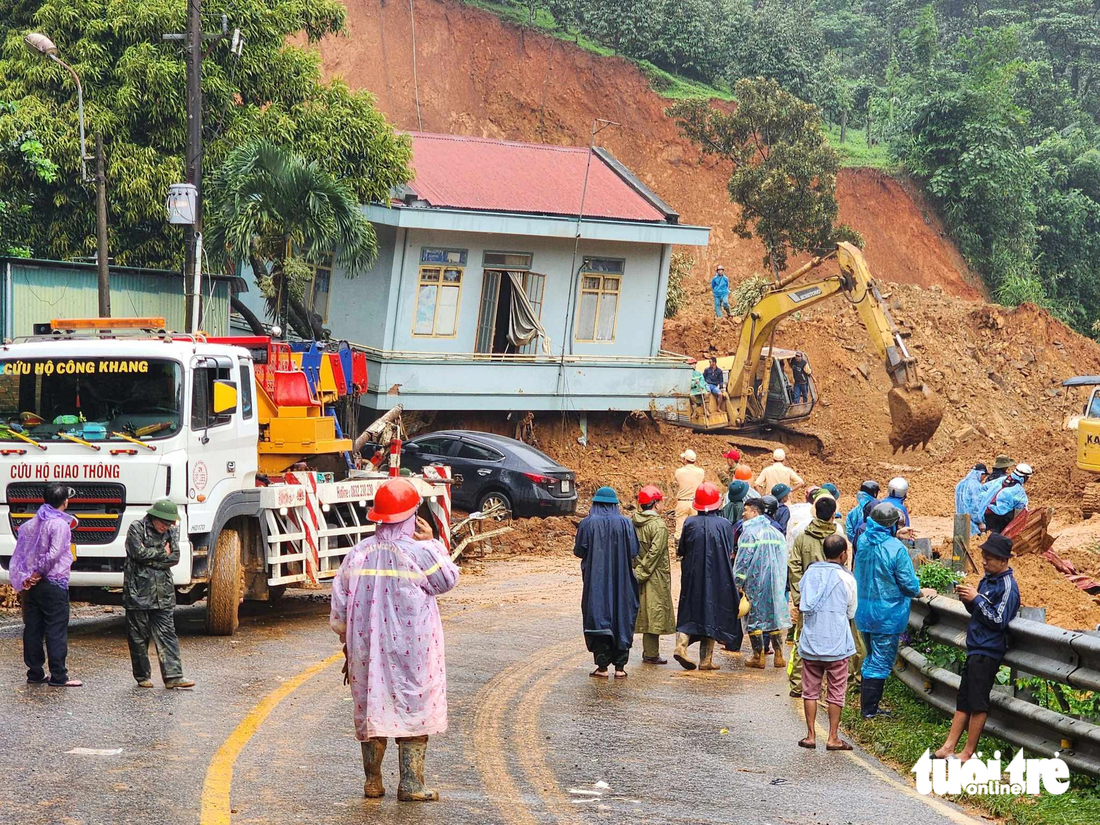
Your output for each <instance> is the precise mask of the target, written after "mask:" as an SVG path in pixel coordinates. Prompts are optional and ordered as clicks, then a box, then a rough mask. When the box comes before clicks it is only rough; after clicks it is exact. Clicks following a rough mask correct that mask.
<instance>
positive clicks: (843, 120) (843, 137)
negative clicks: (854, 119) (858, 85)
mask: <svg viewBox="0 0 1100 825" xmlns="http://www.w3.org/2000/svg"><path fill="white" fill-rule="evenodd" d="M847 142H848V110H847V109H845V110H844V111H842V112H841V113H840V144H841V145H842V146H843V145H844V144H845V143H847Z"/></svg>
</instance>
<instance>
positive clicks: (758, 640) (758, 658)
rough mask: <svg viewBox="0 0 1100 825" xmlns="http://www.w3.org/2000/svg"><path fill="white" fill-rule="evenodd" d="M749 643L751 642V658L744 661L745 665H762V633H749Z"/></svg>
mask: <svg viewBox="0 0 1100 825" xmlns="http://www.w3.org/2000/svg"><path fill="white" fill-rule="evenodd" d="M749 643H750V644H752V658H751V659H749V660H748V661H747V662H745V667H759V668H763V667H764V635H763V634H762V633H760V632H759V631H757V632H755V633H749Z"/></svg>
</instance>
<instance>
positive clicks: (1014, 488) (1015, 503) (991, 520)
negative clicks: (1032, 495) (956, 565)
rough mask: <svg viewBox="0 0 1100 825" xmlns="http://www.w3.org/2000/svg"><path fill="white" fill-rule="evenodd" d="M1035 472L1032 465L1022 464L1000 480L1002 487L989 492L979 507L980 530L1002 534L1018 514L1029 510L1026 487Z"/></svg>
mask: <svg viewBox="0 0 1100 825" xmlns="http://www.w3.org/2000/svg"><path fill="white" fill-rule="evenodd" d="M1033 472H1034V471H1033V470H1032V469H1031V465H1030V464H1024V463H1023V462H1021V463H1020V464H1017V465H1016V466H1015V468H1013V470H1012V472H1011V473H1009V475H1008V476H1007V477H1006V478H1004V479H1001V480H1000V487H994V488H993V489H992V490H991V491H989V493H988V495H987V496H986V497H985V498H983V499H982V500H981V502H980V503H979V505H978V506H979V509H981V511H982V516H981V524H979V529H982V530H989V531H990V532H991V533H1000V532H1001V531H1003V530H1004V529H1005V528H1006V527H1008V525H1009V524H1011V523H1012V519H1014V518H1016V515H1017V514H1018V513H1020V512H1021V511H1022V510H1026V509H1027V505H1028V499H1027V492H1026V491H1025V490H1024V485H1025V484H1026V483H1027V480H1028V479H1029V478H1031V476H1032V473H1033ZM982 489H983V490H985V489H986V488H984V487H983V488H982Z"/></svg>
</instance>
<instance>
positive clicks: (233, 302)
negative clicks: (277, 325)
mask: <svg viewBox="0 0 1100 825" xmlns="http://www.w3.org/2000/svg"><path fill="white" fill-rule="evenodd" d="M229 306H231V307H232V308H233V311H234V312H237V313H240V316H241V317H242V318H244V320H245V322H246V323H247V324H248V327H249V329H251V330H252V334H253V335H267V330H266V329H264V325H263V323H262V322H261V321H260V319H259V318H257V317H256V313H255V312H253V311H252V310H250V309H249V308H248V307H246V306H245V305H244V303H242V302H241V299H240V298H238V297H237V296H236V295H233V296H231V297H230V298H229Z"/></svg>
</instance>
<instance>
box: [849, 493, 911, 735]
mask: <svg viewBox="0 0 1100 825" xmlns="http://www.w3.org/2000/svg"><path fill="white" fill-rule="evenodd" d="M900 522H901V511H900V510H898V508H897V507H895V506H894V505H893V504H890V503H888V502H885V501H884V502H881V503H879V504H876V505H875V506H874V508H873V509H872V510H871V512H870V514H869V515H868V517H867V521H866V522H865V523H864V525H863V529H864V532H863V535H862V536H861V537H860V539H859V552H858V553H857V554H856V559H855V564H854V565H853V570H852V573H853V574H854V575H855V577H856V585H857V588H858V591H859V606H858V607H857V608H856V630H858V631H859V632H860V633H862V634H863V641H864V644H865V645H866V646H867V657H866V658H865V659H864V660H863V666H862V668H861V673H862V676H863V680H862V683H861V684H860V713H861V714H862V716H863V718H864V719H870V718H872V717H874V716H877V715H878V714H879V713H882V712H883V711H881V710H880V709H879V702H880V701H882V691H883V689H884V688H885V687H886V678H887V677H888V676H889V675H890V673H891V672H892V671H893V669H894V662H895V660H896V659H897V657H898V646H899V644H900V642H901V634H902V633H904V632H905V629H906V628H907V627H908V626H909V602H910V601H911V600H912V599H915V598H916V597H917V596H919V595H920V581H919V580H918V579H917V573H916V571H915V570H914V569H913V560H912V559H910V558H909V550H908V548H906V546H905V545H904V544H902V543H901V542H900V541H898V540H897V538H895V536H896V535H897V532H898V528H899V524H900Z"/></svg>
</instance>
